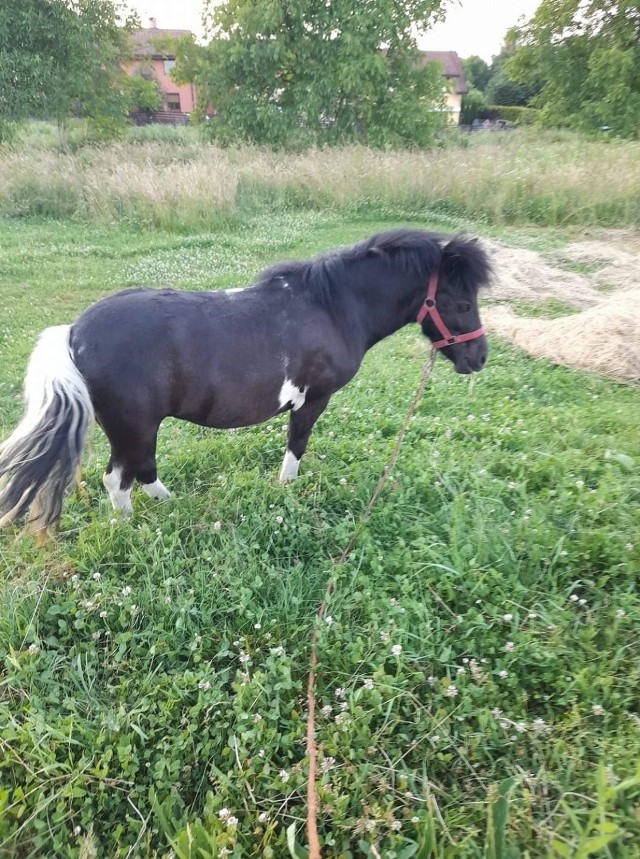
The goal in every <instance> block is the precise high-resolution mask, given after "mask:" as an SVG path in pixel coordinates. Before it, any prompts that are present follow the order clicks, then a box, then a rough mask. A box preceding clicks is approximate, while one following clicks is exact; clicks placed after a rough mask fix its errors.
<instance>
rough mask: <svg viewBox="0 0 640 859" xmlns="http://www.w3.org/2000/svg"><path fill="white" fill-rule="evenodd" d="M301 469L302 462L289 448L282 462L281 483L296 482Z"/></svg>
mask: <svg viewBox="0 0 640 859" xmlns="http://www.w3.org/2000/svg"><path fill="white" fill-rule="evenodd" d="M299 468H300V460H299V459H298V458H297V457H296V456H294V455H293V454H292V453H291V451H290V450H289V449H288V448H287V452H286V453H285V455H284V460H283V461H282V468H281V469H280V477H279V478H278V479H279V480H280V483H284V482H285V480H295V479H296V477H297V476H298V469H299Z"/></svg>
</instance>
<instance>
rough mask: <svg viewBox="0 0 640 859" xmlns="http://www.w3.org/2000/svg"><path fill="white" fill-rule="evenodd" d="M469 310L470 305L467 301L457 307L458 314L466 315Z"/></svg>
mask: <svg viewBox="0 0 640 859" xmlns="http://www.w3.org/2000/svg"><path fill="white" fill-rule="evenodd" d="M469 310H471V305H470V304H469V302H468V301H463V302H461V303H460V304H459V305H458V313H467V312H468V311H469Z"/></svg>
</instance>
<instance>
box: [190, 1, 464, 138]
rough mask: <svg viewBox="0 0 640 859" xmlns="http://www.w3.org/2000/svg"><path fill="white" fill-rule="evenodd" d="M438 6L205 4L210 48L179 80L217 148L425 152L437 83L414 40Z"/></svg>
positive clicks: (435, 117) (434, 122)
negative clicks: (211, 118)
mask: <svg viewBox="0 0 640 859" xmlns="http://www.w3.org/2000/svg"><path fill="white" fill-rule="evenodd" d="M446 2H447V0H359V2H357V3H356V2H353V0H327V2H323V3H318V2H316V0H286V2H282V0H226V2H223V3H221V4H219V5H217V4H213V3H211V6H210V21H211V35H212V40H211V42H210V44H209V45H208V47H207V48H205V49H203V51H202V52H201V53H200V55H199V56H194V53H193V51H191V53H190V54H189V55H188V56H187V57H186V60H187V64H188V65H189V67H190V72H189V73H188V74H190V75H191V77H192V79H194V80H195V81H196V83H197V84H198V85H199V87H200V90H201V92H202V95H203V99H202V101H203V102H205V103H206V102H209V103H211V104H212V105H213V106H214V107H215V109H216V112H217V116H216V120H215V122H212V123H211V127H212V129H213V130H214V133H215V134H216V135H217V136H218V137H219V138H220V139H222V140H234V139H246V140H252V141H257V142H261V143H268V144H272V145H279V146H280V145H296V144H299V143H308V142H319V143H323V142H329V143H331V142H348V141H362V142H364V143H367V144H370V145H375V146H380V145H407V144H415V145H424V144H426V143H428V142H429V141H430V140H431V138H432V136H433V133H434V131H435V130H436V128H437V127H438V126H439V125H440V124H441V123H442V112H440V111H438V110H434V106H436V105H437V104H438V103H439V102H440V101H441V98H442V81H441V77H440V69H439V67H438V66H437V65H436V64H426V65H425V64H424V63H421V62H420V61H419V58H420V54H419V52H418V50H417V48H416V41H415V39H416V32H419V31H421V30H424V29H426V28H427V27H428V26H429V25H430V24H431V23H432V22H433V21H435V20H437V19H439V18H441V17H442V13H443V8H444V5H445V3H446ZM179 66H180V62H179ZM182 74H183V75H184V74H187V73H186V72H184V71H182Z"/></svg>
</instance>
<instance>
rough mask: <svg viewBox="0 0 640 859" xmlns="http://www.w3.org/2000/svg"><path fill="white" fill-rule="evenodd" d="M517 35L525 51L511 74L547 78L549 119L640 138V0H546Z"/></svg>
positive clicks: (542, 101) (543, 98)
mask: <svg viewBox="0 0 640 859" xmlns="http://www.w3.org/2000/svg"><path fill="white" fill-rule="evenodd" d="M515 35H516V36H517V38H518V41H519V47H518V50H517V51H516V52H515V54H514V56H513V57H512V58H511V59H510V60H509V61H508V63H507V65H506V68H505V70H506V72H507V74H509V75H510V76H512V77H516V78H517V79H519V80H523V81H528V82H531V81H533V80H535V79H538V80H543V81H544V85H543V87H542V90H541V92H540V93H539V95H538V96H537V98H536V104H537V105H538V106H539V107H541V108H542V110H541V116H542V120H543V122H545V123H546V124H548V125H559V126H562V125H565V126H571V127H574V128H580V129H583V130H593V129H597V128H599V127H601V126H609V127H611V129H612V130H613V132H614V133H616V134H619V135H621V136H624V137H637V136H638V135H639V134H640V3H638V2H637V0H543V2H542V3H541V5H540V6H539V8H538V10H537V11H536V13H535V15H534V16H533V18H532V19H531V20H530V21H529V22H528V23H527V24H525V25H523V26H522V27H520V28H518V29H517V31H516V33H515Z"/></svg>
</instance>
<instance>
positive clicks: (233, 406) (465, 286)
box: [0, 230, 490, 534]
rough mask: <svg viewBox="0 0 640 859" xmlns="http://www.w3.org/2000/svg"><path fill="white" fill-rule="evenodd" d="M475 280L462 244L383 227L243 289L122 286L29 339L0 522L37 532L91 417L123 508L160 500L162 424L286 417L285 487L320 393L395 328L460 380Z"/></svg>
mask: <svg viewBox="0 0 640 859" xmlns="http://www.w3.org/2000/svg"><path fill="white" fill-rule="evenodd" d="M489 276H490V266H489V261H488V259H487V255H486V253H485V251H484V250H483V249H482V248H481V247H480V245H479V244H478V243H477V242H476V241H475V240H471V239H466V238H461V237H443V236H439V235H436V234H433V233H428V232H423V231H421V230H395V231H390V232H385V233H380V234H378V235H374V236H372V237H371V238H369V239H367V240H366V241H363V242H361V243H359V244H356V245H354V246H353V247H350V248H348V249H346V250H340V251H337V252H333V253H328V254H325V255H323V256H319V257H317V258H316V259H314V260H311V261H310V262H286V263H281V264H279V265H276V266H274V267H273V268H270V269H267V270H266V271H264V272H263V273H262V274H261V275H260V277H259V278H258V280H257V283H255V285H253V286H249V287H247V288H245V289H240V290H226V291H217V292H178V291H174V290H170V289H132V290H126V291H124V292H119V293H116V294H115V295H111V296H109V297H108V298H104V299H102V300H101V301H98V302H97V303H96V304H94V305H92V306H91V307H89V308H88V309H87V310H85V311H84V312H83V313H82V314H81V315H80V316H79V317H78V319H77V320H76V321H75V322H74V323H73V325H61V326H57V327H54V328H48V329H46V330H45V331H44V332H43V333H42V334H41V335H40V339H39V341H38V343H37V345H36V348H35V350H34V352H33V354H32V356H31V360H30V363H29V368H28V371H27V376H26V379H25V397H26V401H27V409H26V414H25V416H24V418H23V420H22V422H21V423H20V425H19V426H18V427H17V428H16V430H15V431H14V433H13V434H12V435H11V437H10V438H9V439H8V440H7V441H6V442H5V443H4V445H2V447H1V448H0V487H1V488H0V526H1V525H6V524H7V523H10V522H13V521H14V520H16V519H18V518H20V517H22V516H24V515H25V514H28V515H27V520H28V524H29V525H30V527H31V528H32V529H33V530H34V531H36V532H40V533H41V534H43V533H44V532H46V529H48V528H49V527H50V526H52V525H54V524H55V523H56V522H57V520H58V519H59V517H60V513H61V509H62V501H63V496H64V493H65V489H66V488H67V486H68V485H69V483H70V482H71V480H72V479H73V477H74V474H75V475H76V476H77V474H78V473H79V472H78V469H79V462H80V457H81V453H82V449H83V446H84V442H85V439H86V436H87V433H88V431H89V428H90V425H91V422H92V419H93V418H94V416H95V418H96V419H97V421H98V423H99V424H100V426H101V427H102V429H103V430H104V432H105V433H106V436H107V438H108V440H109V442H110V445H111V456H110V458H109V462H108V464H107V468H106V471H105V474H104V478H103V482H104V485H105V487H106V489H107V491H108V493H109V496H110V499H111V503H112V504H113V507H114V508H115V509H116V510H118V511H121V512H123V513H129V512H130V511H131V489H132V486H133V483H134V481H135V480H138V481H139V482H140V483H141V484H142V488H143V490H144V491H145V492H146V493H147V494H148V495H150V496H151V497H153V498H167V497H168V496H169V492H168V491H167V489H166V488H165V487H164V485H163V484H162V482H161V481H160V480H159V479H158V475H157V472H156V437H157V433H158V427H159V426H160V423H161V422H162V420H163V419H164V418H166V417H169V416H171V417H174V418H180V419H182V420H185V421H191V422H192V423H196V424H200V425H202V426H207V427H217V428H229V427H243V426H249V425H252V424H258V423H260V422H262V421H266V420H268V419H269V418H271V417H273V415H276V414H279V413H281V412H285V411H288V412H290V417H289V433H288V443H287V449H286V453H285V456H284V462H283V464H282V470H281V472H280V480H289V479H292V478H295V477H296V476H297V474H298V467H299V464H300V458H301V456H302V454H303V453H304V451H305V449H306V447H307V442H308V441H309V436H310V434H311V430H312V429H313V425H314V424H315V422H316V421H317V420H318V417H319V416H320V415H321V414H322V412H323V411H324V410H325V409H326V407H327V404H328V402H329V400H330V398H331V395H332V394H334V393H335V392H336V391H337V390H339V389H340V388H342V387H343V386H344V385H346V384H347V382H348V381H349V380H350V379H352V378H353V376H354V375H355V374H356V373H357V371H358V368H359V367H360V364H361V362H362V359H363V356H364V354H365V352H366V351H367V350H368V349H370V348H371V347H372V346H373V345H374V344H375V343H377V342H378V341H380V340H382V339H383V338H384V337H387V336H388V335H389V334H393V332H394V331H397V330H398V329H399V328H402V327H403V326H405V325H408V324H409V323H411V322H416V321H418V322H419V323H420V324H421V326H422V330H423V333H424V334H425V335H426V336H427V337H428V338H429V339H430V340H431V341H432V342H433V344H434V346H436V347H437V348H439V349H441V350H442V353H443V354H444V355H445V356H446V357H447V358H448V359H449V360H450V361H452V363H453V364H454V367H455V369H456V371H457V372H458V373H471V372H474V371H477V370H481V369H482V367H483V366H484V363H485V360H486V357H487V344H486V341H485V338H484V334H483V331H482V328H481V326H480V317H479V313H478V289H479V288H480V287H481V286H483V285H484V284H486V283H487V281H488V279H489ZM436 292H437V299H436Z"/></svg>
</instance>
